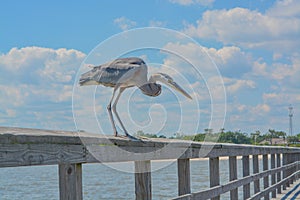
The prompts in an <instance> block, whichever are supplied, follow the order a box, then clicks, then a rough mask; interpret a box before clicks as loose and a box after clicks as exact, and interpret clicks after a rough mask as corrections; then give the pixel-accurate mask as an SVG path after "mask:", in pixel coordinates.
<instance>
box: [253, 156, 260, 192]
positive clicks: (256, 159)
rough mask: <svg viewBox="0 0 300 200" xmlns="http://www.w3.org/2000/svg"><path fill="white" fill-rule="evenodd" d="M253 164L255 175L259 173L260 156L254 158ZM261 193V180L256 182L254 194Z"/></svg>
mask: <svg viewBox="0 0 300 200" xmlns="http://www.w3.org/2000/svg"><path fill="white" fill-rule="evenodd" d="M252 162H253V163H252V164H253V174H257V173H259V163H258V155H253V156H252ZM259 191H260V182H259V180H255V181H254V194H256V193H258V192H259Z"/></svg>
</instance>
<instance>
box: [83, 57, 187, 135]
mask: <svg viewBox="0 0 300 200" xmlns="http://www.w3.org/2000/svg"><path fill="white" fill-rule="evenodd" d="M147 73H148V69H147V65H146V63H145V62H144V61H143V60H142V59H140V58H134V57H133V58H118V59H116V60H114V61H112V62H108V63H105V64H102V65H100V66H93V69H92V70H90V71H88V72H86V73H84V74H82V75H81V77H80V80H79V84H80V85H81V86H83V85H104V86H107V87H113V88H114V90H113V95H112V97H111V100H110V102H109V104H108V106H107V110H108V113H109V119H110V122H111V124H112V128H113V131H114V135H115V136H118V132H117V129H116V125H115V121H114V119H113V114H112V111H113V112H114V114H115V115H116V117H117V119H118V121H119V123H120V125H121V127H122V129H123V130H124V133H125V135H126V136H127V137H128V138H131V139H136V138H134V137H133V136H131V135H130V134H129V133H128V131H127V130H126V128H125V126H124V124H123V123H122V121H121V119H120V117H119V115H118V112H117V110H116V107H117V103H118V101H119V98H120V96H121V94H122V92H123V91H124V90H125V89H126V88H129V87H133V86H137V87H138V88H139V89H140V90H141V91H142V93H143V94H145V95H148V96H152V97H156V96H158V95H160V93H161V85H160V84H157V83H156V82H157V81H159V82H162V83H164V84H166V85H168V86H170V87H172V88H174V89H175V90H177V91H179V92H180V93H182V94H183V95H184V96H186V97H187V98H189V99H192V97H191V96H190V95H189V94H188V93H187V92H186V91H184V90H183V89H182V88H181V87H180V86H179V85H178V84H177V83H176V82H174V81H173V79H172V78H171V77H170V76H169V75H167V74H164V73H156V74H153V75H151V76H150V78H149V79H148V78H147ZM117 90H119V93H118V94H117V96H116V98H115V94H116V92H117ZM114 99H115V100H114ZM112 104H113V105H112Z"/></svg>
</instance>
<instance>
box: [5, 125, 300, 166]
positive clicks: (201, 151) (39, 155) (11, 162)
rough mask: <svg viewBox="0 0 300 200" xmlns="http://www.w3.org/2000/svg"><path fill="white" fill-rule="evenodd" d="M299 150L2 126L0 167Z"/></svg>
mask: <svg viewBox="0 0 300 200" xmlns="http://www.w3.org/2000/svg"><path fill="white" fill-rule="evenodd" d="M299 152H300V149H299V148H286V147H261V146H258V147H257V146H251V145H234V144H211V143H200V142H191V141H181V140H180V141H179V140H169V139H151V140H150V139H149V140H147V141H144V142H139V141H130V140H128V139H124V138H118V137H112V136H104V135H101V134H89V133H84V132H79V133H77V132H67V131H47V130H38V129H21V128H7V127H0V167H9V166H26V165H48V164H62V163H85V162H87V163H93V162H123V161H140V160H161V159H178V158H181V159H192V158H199V157H203V156H204V157H207V158H208V157H220V156H247V155H261V154H274V153H287V154H288V153H299Z"/></svg>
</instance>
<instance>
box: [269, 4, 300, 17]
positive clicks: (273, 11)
mask: <svg viewBox="0 0 300 200" xmlns="http://www.w3.org/2000/svg"><path fill="white" fill-rule="evenodd" d="M267 15H269V16H274V17H300V2H299V1H298V0H278V1H276V3H275V4H274V6H272V7H271V8H270V9H269V10H268V11H267Z"/></svg>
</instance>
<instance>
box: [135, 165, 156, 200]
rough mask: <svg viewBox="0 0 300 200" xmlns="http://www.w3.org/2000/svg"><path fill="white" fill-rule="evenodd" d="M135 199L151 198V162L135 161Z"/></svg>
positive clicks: (146, 199)
mask: <svg viewBox="0 0 300 200" xmlns="http://www.w3.org/2000/svg"><path fill="white" fill-rule="evenodd" d="M134 167H135V199H136V200H140V199H144V200H151V199H152V187H151V162H150V160H148V161H135V162H134Z"/></svg>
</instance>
